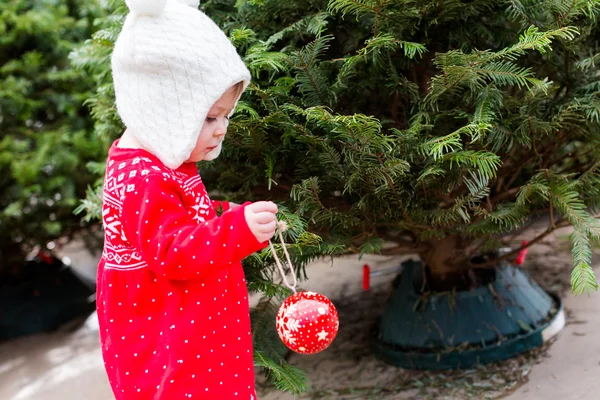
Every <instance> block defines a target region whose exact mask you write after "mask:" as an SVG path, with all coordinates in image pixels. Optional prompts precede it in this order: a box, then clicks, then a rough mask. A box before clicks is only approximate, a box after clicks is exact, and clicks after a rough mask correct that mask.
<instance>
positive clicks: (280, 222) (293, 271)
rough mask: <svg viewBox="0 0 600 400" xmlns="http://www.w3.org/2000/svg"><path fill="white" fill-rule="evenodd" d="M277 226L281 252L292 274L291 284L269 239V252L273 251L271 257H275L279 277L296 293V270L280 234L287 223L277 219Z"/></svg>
mask: <svg viewBox="0 0 600 400" xmlns="http://www.w3.org/2000/svg"><path fill="white" fill-rule="evenodd" d="M277 226H278V228H279V229H278V232H279V241H280V242H281V247H283V252H284V254H285V258H286V259H287V262H288V265H289V266H290V271H292V276H293V277H294V284H293V285H290V283H289V282H288V280H287V278H286V277H285V271H284V269H283V265H282V264H281V261H280V260H279V257H278V256H277V252H276V251H275V246H273V243H272V242H271V241H270V240H269V246H271V253H273V258H275V264H277V268H278V269H279V273H280V274H281V277H282V278H283V282H284V283H285V286H287V287H288V288H289V289H290V290H291V291H292V292H294V293H296V285H297V284H298V282H297V280H296V271H295V270H294V265H293V264H292V260H290V254H289V253H288V251H287V247H286V246H285V242H284V241H283V234H282V232H283V231H285V230H286V229H287V224H286V223H285V221H279V222H278V223H277Z"/></svg>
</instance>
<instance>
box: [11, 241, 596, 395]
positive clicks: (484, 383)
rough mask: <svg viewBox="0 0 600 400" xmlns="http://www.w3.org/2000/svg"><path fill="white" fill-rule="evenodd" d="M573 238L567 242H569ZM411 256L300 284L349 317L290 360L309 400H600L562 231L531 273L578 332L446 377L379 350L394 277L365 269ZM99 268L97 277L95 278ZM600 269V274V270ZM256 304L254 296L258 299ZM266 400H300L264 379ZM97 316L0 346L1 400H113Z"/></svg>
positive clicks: (592, 303)
mask: <svg viewBox="0 0 600 400" xmlns="http://www.w3.org/2000/svg"><path fill="white" fill-rule="evenodd" d="M563 236H564V235H563ZM66 253H67V254H68V255H69V256H70V257H71V258H72V259H73V261H74V263H73V264H74V265H87V266H88V267H89V268H93V266H94V265H95V257H94V256H90V255H88V254H86V253H85V251H84V250H83V249H81V248H79V247H77V245H72V246H71V247H70V248H67V249H66ZM400 261H401V259H399V258H397V257H396V258H393V259H392V258H386V257H378V256H368V257H365V258H363V260H358V259H357V257H343V258H338V259H336V260H335V262H333V263H332V262H316V263H314V264H312V265H310V266H309V267H308V268H307V273H308V275H309V280H308V281H306V282H303V283H301V285H300V286H302V287H303V288H306V289H310V290H313V291H318V292H320V293H323V294H324V295H326V296H328V297H329V298H331V299H332V300H333V301H334V303H335V304H336V307H337V308H338V311H339V314H340V324H341V325H340V333H339V335H338V337H337V339H336V341H335V342H334V343H333V344H332V346H331V347H330V348H329V349H327V350H326V351H324V352H323V353H321V354H317V355H313V356H300V355H296V354H292V355H291V356H290V358H289V361H290V363H292V364H293V365H295V366H298V367H299V368H301V369H303V370H305V371H308V376H309V379H310V390H309V392H308V393H306V394H305V395H303V396H302V397H301V398H303V399H311V398H314V399H320V398H323V399H325V398H327V399H345V400H347V399H440V400H445V399H493V398H500V397H505V398H507V399H510V400H542V399H543V400H555V399H556V400H595V399H598V398H600V394H598V393H600V379H598V377H600V341H598V340H597V339H596V337H597V334H596V332H598V331H599V330H600V301H599V300H600V294H598V293H594V294H592V296H591V297H587V296H580V297H573V296H571V295H569V294H567V292H566V290H565V289H566V288H567V287H568V275H569V263H570V261H569V254H568V248H567V246H566V245H565V243H564V240H563V238H562V236H561V234H558V235H555V236H553V237H549V238H548V239H547V240H545V241H544V242H543V243H542V244H540V245H539V246H536V247H535V248H534V249H532V251H531V252H530V256H529V258H528V261H527V268H528V269H529V270H530V272H531V273H532V275H533V276H534V277H535V278H536V279H537V280H538V282H540V283H541V284H542V285H543V286H544V287H545V288H547V289H549V290H553V291H556V292H559V293H561V294H563V295H564V298H565V300H564V301H565V308H566V310H567V311H568V321H567V323H568V325H567V327H566V328H565V330H564V331H563V332H562V333H561V335H560V336H559V337H558V339H557V340H556V342H555V343H554V344H552V345H551V346H549V348H547V349H542V350H540V351H536V352H533V353H530V354H527V355H524V356H522V357H518V358H516V359H514V360H510V361H508V362H505V363H502V364H499V365H493V366H486V367H480V368H475V369H472V370H467V371H455V372H444V373H428V372H416V371H407V370H403V369H399V368H396V367H393V366H390V365H387V364H384V363H383V362H381V361H379V360H377V359H375V358H374V357H373V355H372V354H371V352H370V347H369V346H370V332H371V330H370V329H371V327H372V326H373V324H374V323H375V321H376V318H377V316H378V315H380V313H381V311H382V309H383V307H384V305H385V301H386V299H387V296H388V294H389V290H390V280H391V278H392V277H393V275H386V276H380V277H374V278H372V281H371V284H372V285H371V286H372V287H371V290H370V291H368V292H364V291H363V290H362V287H361V286H362V266H363V265H364V264H365V263H368V264H369V265H370V266H371V267H372V268H373V269H374V270H376V269H382V270H385V269H388V268H393V267H395V266H397V265H399V263H400ZM597 265H599V266H600V263H599V264H597ZM89 268H88V272H85V271H84V272H83V273H88V274H89ZM597 271H599V272H600V270H599V269H597ZM255 300H256V299H254V301H255ZM258 388H259V392H260V396H259V397H260V398H261V400H288V399H293V398H294V397H293V396H290V395H287V394H283V393H280V392H277V391H275V390H273V388H272V387H270V386H269V385H268V384H266V383H265V382H264V380H263V379H261V378H259V379H258ZM112 398H113V397H112V395H111V392H110V388H109V387H108V383H107V381H106V378H105V375H104V370H103V364H102V360H101V357H100V350H99V346H98V340H97V324H96V322H95V319H94V315H92V316H91V317H90V318H89V319H88V320H87V321H86V322H85V323H84V324H83V325H80V326H77V327H76V328H74V327H72V326H71V327H68V326H67V327H65V328H64V329H61V330H60V331H57V332H53V333H49V334H43V335H34V336H30V337H26V338H22V339H18V340H14V341H11V342H8V343H3V344H0V399H2V400H59V399H60V400H81V399H84V400H110V399H112Z"/></svg>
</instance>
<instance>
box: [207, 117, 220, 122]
mask: <svg viewBox="0 0 600 400" xmlns="http://www.w3.org/2000/svg"><path fill="white" fill-rule="evenodd" d="M216 120H217V119H216V118H212V117H206V121H208V122H215V121H216Z"/></svg>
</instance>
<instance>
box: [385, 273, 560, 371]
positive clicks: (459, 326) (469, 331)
mask: <svg viewBox="0 0 600 400" xmlns="http://www.w3.org/2000/svg"><path fill="white" fill-rule="evenodd" d="M422 279H423V278H422V272H421V265H420V263H419V262H415V261H408V262H406V263H404V264H403V271H402V273H401V275H400V277H399V278H398V280H397V281H396V285H395V288H394V291H393V293H392V296H391V298H390V299H389V302H388V304H387V306H386V308H385V310H384V312H383V315H382V316H381V319H380V321H379V323H378V326H377V332H376V335H375V339H374V351H375V354H376V355H377V356H378V357H380V358H381V359H383V360H384V361H386V362H388V363H391V364H394V365H397V366H399V367H403V368H408V369H429V370H441V369H457V368H470V367H472V366H474V365H477V364H486V363H490V362H496V361H501V360H505V359H508V358H511V357H514V356H516V355H518V354H521V353H524V352H526V351H528V350H531V349H534V348H536V347H539V346H541V345H542V344H543V343H544V342H546V341H548V340H549V339H550V338H552V337H554V336H555V335H556V334H557V333H558V332H560V331H561V330H562V328H563V327H564V326H565V315H564V311H563V308H562V302H561V301H560V298H558V297H556V296H552V295H550V294H549V293H546V292H545V291H544V290H543V289H542V288H541V287H540V286H539V285H537V284H536V283H535V282H534V281H533V280H532V279H531V278H529V277H528V276H527V275H526V274H525V273H524V272H523V271H522V270H521V269H518V268H515V267H513V266H512V265H510V264H506V263H505V264H503V265H501V266H500V267H498V268H497V269H496V273H495V278H494V280H493V281H492V282H491V283H489V284H488V285H486V286H481V287H478V288H476V289H473V290H468V291H460V292H448V293H437V294H430V295H427V296H424V295H422V294H421V293H419V290H420V288H421V285H422Z"/></svg>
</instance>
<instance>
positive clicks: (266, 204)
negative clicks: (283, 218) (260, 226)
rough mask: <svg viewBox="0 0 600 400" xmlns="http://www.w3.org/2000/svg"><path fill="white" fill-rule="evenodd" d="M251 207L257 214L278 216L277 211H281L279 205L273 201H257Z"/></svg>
mask: <svg viewBox="0 0 600 400" xmlns="http://www.w3.org/2000/svg"><path fill="white" fill-rule="evenodd" d="M249 207H251V209H252V211H253V212H255V213H261V212H270V213H273V214H277V211H278V210H279V209H278V207H277V204H275V203H273V202H272V201H257V202H256V203H252V204H251V205H249Z"/></svg>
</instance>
